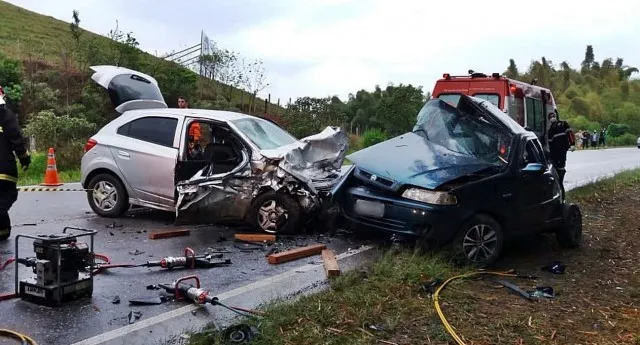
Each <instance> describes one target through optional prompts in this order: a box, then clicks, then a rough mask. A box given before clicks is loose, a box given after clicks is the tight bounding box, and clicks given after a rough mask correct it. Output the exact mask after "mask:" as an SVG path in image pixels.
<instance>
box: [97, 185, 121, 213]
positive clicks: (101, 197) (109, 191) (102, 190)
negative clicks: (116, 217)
mask: <svg viewBox="0 0 640 345" xmlns="http://www.w3.org/2000/svg"><path fill="white" fill-rule="evenodd" d="M92 197H93V203H94V204H95V205H96V206H97V207H98V208H99V209H100V210H102V211H104V212H109V211H111V210H113V209H114V208H115V207H116V205H117V204H118V191H117V190H116V187H115V186H114V185H113V184H111V183H110V182H108V181H100V182H98V183H97V184H96V185H95V186H94V187H93V194H92Z"/></svg>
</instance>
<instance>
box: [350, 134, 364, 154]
mask: <svg viewBox="0 0 640 345" xmlns="http://www.w3.org/2000/svg"><path fill="white" fill-rule="evenodd" d="M361 149H362V138H361V137H360V136H359V135H355V134H349V151H351V152H355V151H358V150H361Z"/></svg>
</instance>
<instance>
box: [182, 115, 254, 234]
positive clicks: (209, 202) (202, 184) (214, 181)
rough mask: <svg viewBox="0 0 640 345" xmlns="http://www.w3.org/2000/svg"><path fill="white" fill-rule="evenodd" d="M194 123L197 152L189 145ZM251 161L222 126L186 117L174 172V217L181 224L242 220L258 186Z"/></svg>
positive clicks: (237, 139)
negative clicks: (195, 126)
mask: <svg viewBox="0 0 640 345" xmlns="http://www.w3.org/2000/svg"><path fill="white" fill-rule="evenodd" d="M195 124H198V125H199V128H200V133H201V136H200V139H199V141H198V144H197V147H199V150H195V147H196V146H195V144H190V141H191V139H192V138H190V136H189V133H190V130H191V128H190V127H191V126H193V125H195ZM195 152H198V153H197V154H196V153H195ZM250 160H251V151H250V149H249V148H248V146H247V145H245V143H244V142H243V141H242V140H241V139H240V137H239V136H238V135H237V134H236V133H234V131H232V130H231V129H230V128H229V127H228V126H227V125H226V124H225V123H222V122H218V121H212V120H207V119H194V118H187V120H186V121H185V123H184V125H183V128H182V136H181V137H180V153H179V155H178V162H177V164H176V169H175V183H176V195H175V200H176V201H175V203H176V218H177V219H179V220H180V222H184V221H188V222H211V221H220V220H226V219H242V218H243V217H244V216H245V215H246V213H247V212H248V210H249V207H250V206H251V202H252V200H253V193H254V191H255V189H256V188H258V187H259V183H258V182H259V181H256V180H255V179H254V178H252V174H251V162H250Z"/></svg>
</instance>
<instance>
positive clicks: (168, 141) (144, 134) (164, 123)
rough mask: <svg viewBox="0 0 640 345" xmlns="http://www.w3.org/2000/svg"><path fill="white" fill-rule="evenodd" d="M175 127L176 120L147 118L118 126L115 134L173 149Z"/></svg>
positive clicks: (176, 124)
mask: <svg viewBox="0 0 640 345" xmlns="http://www.w3.org/2000/svg"><path fill="white" fill-rule="evenodd" d="M177 126H178V119H175V118H170V117H157V116H149V117H142V118H139V119H136V120H133V121H131V122H128V123H126V124H124V125H122V126H120V128H118V131H117V133H118V134H120V135H124V136H127V137H130V138H134V139H138V140H143V141H146V142H150V143H152V144H157V145H162V146H167V147H173V139H174V137H175V134H176V127H177Z"/></svg>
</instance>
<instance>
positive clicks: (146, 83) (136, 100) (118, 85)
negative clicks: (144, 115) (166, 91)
mask: <svg viewBox="0 0 640 345" xmlns="http://www.w3.org/2000/svg"><path fill="white" fill-rule="evenodd" d="M90 68H91V70H93V71H94V72H95V73H94V74H93V75H92V76H91V79H92V80H93V81H94V82H96V83H97V84H98V85H100V86H102V87H103V88H105V89H106V91H107V93H108V95H109V99H110V100H111V104H112V105H113V107H114V109H115V110H116V111H117V112H118V113H120V114H122V113H124V112H125V111H127V110H135V109H153V108H167V104H166V102H165V101H164V98H163V97H162V93H161V92H160V88H159V87H158V82H157V81H156V80H155V79H154V78H153V77H152V76H149V75H147V74H144V73H141V72H138V71H134V70H131V69H128V68H124V67H117V66H109V65H101V66H91V67H90Z"/></svg>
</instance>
